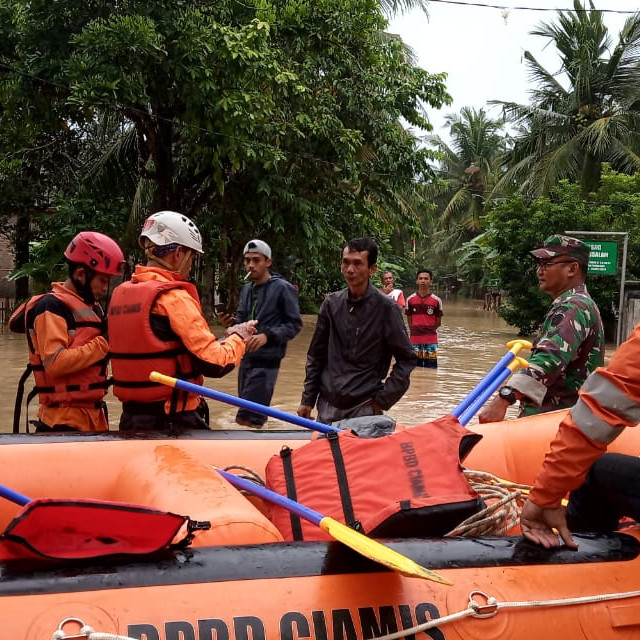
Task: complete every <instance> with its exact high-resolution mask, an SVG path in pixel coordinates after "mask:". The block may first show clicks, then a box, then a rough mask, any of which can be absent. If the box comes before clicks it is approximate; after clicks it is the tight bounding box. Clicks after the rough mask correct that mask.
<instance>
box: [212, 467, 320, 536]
mask: <svg viewBox="0 0 640 640" xmlns="http://www.w3.org/2000/svg"><path fill="white" fill-rule="evenodd" d="M216 471H217V472H218V473H219V474H220V475H221V476H222V477H223V478H226V479H227V480H228V481H229V482H230V483H231V484H232V485H233V486H234V487H236V488H237V489H244V490H245V491H249V492H250V493H253V494H254V495H256V496H258V497H259V498H264V499H265V500H267V501H268V502H273V504H277V505H279V506H280V507H283V508H285V509H286V510H287V511H291V512H293V513H295V514H296V515H297V516H300V517H301V518H304V519H305V520H308V521H309V522H312V523H313V524H315V525H319V524H320V521H321V520H322V519H323V518H324V516H323V515H322V514H321V513H318V512H317V511H314V510H313V509H310V508H309V507H305V506H304V505H303V504H300V503H299V502H295V500H291V498H285V496H281V495H280V494H279V493H276V492H275V491H271V489H267V488H266V487H263V486H261V485H259V484H256V483H255V482H251V480H245V478H239V477H238V476H234V475H233V474H232V473H227V472H226V471H223V470H222V469H218V468H217V467H216Z"/></svg>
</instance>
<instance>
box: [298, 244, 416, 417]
mask: <svg viewBox="0 0 640 640" xmlns="http://www.w3.org/2000/svg"><path fill="white" fill-rule="evenodd" d="M377 260H378V247H377V245H376V243H375V242H374V241H373V240H372V239H371V238H356V239H354V240H350V241H349V242H348V243H347V245H346V246H345V247H344V249H343V251H342V265H341V271H342V275H343V277H344V279H345V280H346V282H347V288H346V289H342V290H341V291H337V292H336V293H332V294H330V295H329V296H327V298H326V299H325V301H324V302H323V303H322V307H321V308H320V313H319V314H318V321H317V324H316V329H315V332H314V334H313V337H312V339H311V344H310V345H309V350H308V352H307V366H306V378H305V381H304V390H303V392H302V400H301V403H300V407H298V415H299V416H303V417H305V418H309V417H311V411H312V409H313V407H314V406H316V408H317V412H318V420H319V421H320V422H323V423H325V424H326V423H331V422H336V421H338V420H342V419H344V418H355V417H358V416H370V415H377V414H380V413H382V411H383V410H387V409H389V408H390V407H392V406H393V405H394V404H395V403H396V402H397V401H398V400H400V398H401V397H402V396H403V395H404V393H405V391H406V390H407V389H408V388H409V376H410V375H411V371H412V370H413V368H414V367H415V366H416V356H415V354H414V352H413V349H412V348H411V343H410V342H409V338H408V336H407V332H406V329H405V326H404V320H403V318H402V311H401V309H400V307H398V305H397V304H396V303H395V302H394V301H393V300H391V299H390V298H389V297H387V296H386V295H384V294H383V293H381V292H380V291H379V290H378V289H376V288H375V287H374V286H373V285H372V284H371V282H370V278H371V276H373V274H374V273H375V272H376V269H377ZM392 359H393V360H394V364H393V367H392V369H391V372H389V366H390V364H391V360H392Z"/></svg>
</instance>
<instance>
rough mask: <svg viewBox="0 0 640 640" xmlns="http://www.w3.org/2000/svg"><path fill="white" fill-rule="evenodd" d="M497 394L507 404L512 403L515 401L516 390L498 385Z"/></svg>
mask: <svg viewBox="0 0 640 640" xmlns="http://www.w3.org/2000/svg"><path fill="white" fill-rule="evenodd" d="M498 396H499V397H500V398H502V399H503V400H506V401H507V402H508V403H509V404H513V403H514V402H515V401H516V392H515V391H514V390H513V389H512V388H511V387H500V391H498Z"/></svg>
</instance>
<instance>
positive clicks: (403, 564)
mask: <svg viewBox="0 0 640 640" xmlns="http://www.w3.org/2000/svg"><path fill="white" fill-rule="evenodd" d="M212 468H213V469H215V470H216V471H217V472H218V473H219V474H220V475H221V476H222V477H223V478H226V480H227V481H228V482H230V483H231V484H232V485H233V486H234V487H236V488H237V489H243V490H244V491H249V492H250V493H253V494H254V495H256V496H258V497H260V498H264V499H265V500H267V501H268V502H271V503H273V504H277V505H278V506H280V507H282V508H283V509H286V510H287V511H291V512H292V513H295V514H296V515H298V516H300V517H301V518H304V519H305V520H308V521H309V522H311V523H313V524H315V525H316V526H317V527H320V529H322V530H323V531H324V532H326V533H328V534H329V535H330V536H331V537H332V538H334V539H335V540H338V541H339V542H342V544H345V545H346V546H348V547H350V548H351V549H353V550H354V551H357V552H358V553H360V554H362V555H363V556H365V557H366V558H369V559H370V560H374V561H375V562H379V563H380V564H382V565H384V566H385V567H388V568H389V569H392V570H393V571H397V572H399V573H401V574H402V575H405V576H408V577H410V578H424V579H426V580H433V581H434V582H439V583H440V584H447V585H450V584H452V583H451V582H450V581H449V580H447V579H446V578H443V577H442V576H441V575H439V574H437V573H436V572H435V571H431V569H427V568H426V567H423V566H422V565H419V564H418V563H417V562H414V561H413V560H412V559H411V558H408V557H407V556H405V555H402V554H401V553H398V552H397V551H396V550H395V549H390V548H389V547H387V546H385V545H384V544H382V543H381V542H378V541H377V540H374V539H373V538H369V537H368V536H366V535H364V534H363V533H360V532H359V531H355V530H354V529H352V528H351V527H348V526H347V525H346V524H343V523H342V522H338V520H335V519H334V518H331V517H329V516H323V515H322V514H321V513H318V512H317V511H314V510H313V509H311V508H310V507H307V506H306V505H304V504H301V503H300V502H296V501H295V500H291V498H287V497H286V496H282V495H280V494H279V493H276V492H275V491H271V489H267V488H266V487H263V486H261V485H258V484H256V483H255V482H251V480H247V479H245V478H240V477H238V476H235V475H233V474H232V473H228V472H227V471H223V470H222V469H219V468H218V467H214V466H213V465H212Z"/></svg>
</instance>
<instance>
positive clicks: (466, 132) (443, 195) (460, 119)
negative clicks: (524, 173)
mask: <svg viewBox="0 0 640 640" xmlns="http://www.w3.org/2000/svg"><path fill="white" fill-rule="evenodd" d="M445 123H446V124H447V125H448V126H449V132H450V136H451V139H452V143H451V145H447V144H446V143H445V142H444V141H443V140H442V139H441V138H440V137H439V136H436V135H434V136H429V137H428V138H427V139H428V141H429V142H431V143H432V144H434V145H435V146H436V147H437V148H438V150H439V151H440V153H441V154H442V163H441V170H440V172H439V173H440V177H441V182H440V183H439V184H436V185H433V187H432V192H433V195H434V196H435V198H436V200H438V201H439V202H440V203H442V213H441V214H440V216H439V223H438V227H439V228H440V229H441V230H445V231H448V232H451V231H454V232H455V230H457V233H454V235H460V236H461V237H460V238H459V240H461V241H463V240H468V239H469V237H470V236H471V235H473V234H474V233H475V232H477V231H478V230H479V229H480V219H481V217H482V215H483V213H484V207H485V202H486V196H487V194H488V193H489V192H490V191H491V189H492V188H493V186H494V184H495V183H496V180H497V179H498V177H499V173H500V159H501V157H502V156H503V154H504V151H505V148H506V141H507V138H506V136H505V135H504V134H502V133H501V131H502V127H503V125H504V120H502V119H498V120H492V119H491V118H489V117H487V114H486V113H485V111H484V109H479V110H476V109H473V108H471V107H463V108H462V109H461V111H460V115H457V114H449V115H448V116H447V117H446V119H445ZM446 235H447V236H448V237H449V238H450V237H451V236H450V234H449V233H447V234H446ZM464 236H466V237H464ZM456 244H457V243H456Z"/></svg>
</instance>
